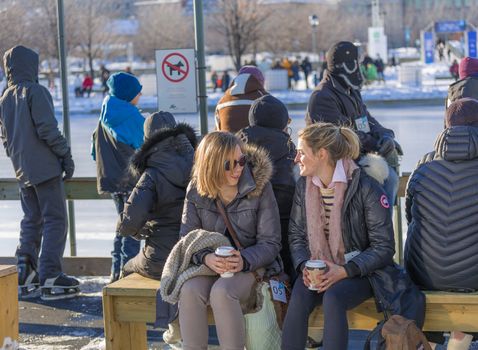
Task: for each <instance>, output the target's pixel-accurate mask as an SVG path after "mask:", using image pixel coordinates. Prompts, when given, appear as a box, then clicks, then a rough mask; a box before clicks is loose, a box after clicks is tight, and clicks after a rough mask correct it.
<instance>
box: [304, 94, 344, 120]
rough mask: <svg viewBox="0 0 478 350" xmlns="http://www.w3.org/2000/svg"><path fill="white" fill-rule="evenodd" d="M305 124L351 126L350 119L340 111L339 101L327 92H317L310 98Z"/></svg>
mask: <svg viewBox="0 0 478 350" xmlns="http://www.w3.org/2000/svg"><path fill="white" fill-rule="evenodd" d="M305 122H306V124H307V125H310V124H313V123H317V122H325V123H333V124H335V125H349V124H350V120H349V118H348V117H347V116H345V115H343V114H342V112H341V111H340V108H339V106H338V104H337V101H336V100H335V99H334V97H333V96H332V95H331V94H330V93H328V92H327V91H325V90H316V91H314V92H313V93H312V96H310V99H309V104H308V106H307V112H306V116H305Z"/></svg>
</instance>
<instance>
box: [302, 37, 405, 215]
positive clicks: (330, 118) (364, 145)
mask: <svg viewBox="0 0 478 350" xmlns="http://www.w3.org/2000/svg"><path fill="white" fill-rule="evenodd" d="M326 59H327V68H326V69H325V71H324V75H323V78H322V81H321V82H320V84H319V85H318V86H317V88H316V89H315V90H314V92H313V93H312V95H311V96H310V99H309V104H308V107H307V113H306V117H305V121H306V124H307V125H309V124H312V123H316V122H329V123H333V124H336V125H341V126H348V127H350V128H352V129H354V130H355V132H356V133H357V135H358V136H359V138H360V142H361V155H362V156H363V155H365V154H367V153H371V152H373V153H375V152H376V153H379V154H380V155H381V156H382V157H383V158H385V160H387V163H388V164H389V168H390V169H389V171H388V176H386V179H385V182H384V184H383V187H384V190H385V192H386V193H387V196H388V199H389V203H390V204H388V203H387V205H389V206H390V207H391V206H392V205H393V203H394V202H395V198H396V195H397V190H398V175H397V172H396V169H397V167H398V155H401V154H402V150H401V147H400V145H399V144H398V143H397V142H396V141H395V135H394V133H393V131H392V130H390V129H387V128H385V127H383V126H382V125H381V124H380V123H379V122H378V121H377V120H376V119H375V118H373V117H372V116H371V115H370V113H369V112H368V110H367V107H366V106H365V104H364V103H363V101H362V96H361V94H360V89H361V87H362V83H363V81H364V77H363V76H362V73H361V71H360V64H359V57H358V49H357V47H356V46H355V45H354V44H353V43H351V42H348V41H341V42H338V43H336V44H334V45H333V46H332V47H331V48H330V49H329V50H328V51H327V55H326Z"/></svg>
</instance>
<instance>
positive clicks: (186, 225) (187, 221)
mask: <svg viewBox="0 0 478 350" xmlns="http://www.w3.org/2000/svg"><path fill="white" fill-rule="evenodd" d="M193 191H195V189H194V188H193V187H192V185H191V184H189V186H188V189H187V192H186V198H185V199H184V207H183V215H182V218H181V228H180V229H179V236H180V237H184V236H186V235H187V234H188V233H189V232H191V231H193V230H196V229H200V228H202V223H201V218H200V217H199V215H198V212H197V208H196V205H195V204H194V202H192V201H191V194H192V192H193Z"/></svg>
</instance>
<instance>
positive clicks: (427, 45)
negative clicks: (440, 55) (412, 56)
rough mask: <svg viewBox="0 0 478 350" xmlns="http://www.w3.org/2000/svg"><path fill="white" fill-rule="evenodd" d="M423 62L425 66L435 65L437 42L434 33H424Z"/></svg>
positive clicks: (422, 35)
mask: <svg viewBox="0 0 478 350" xmlns="http://www.w3.org/2000/svg"><path fill="white" fill-rule="evenodd" d="M421 37H422V61H423V62H424V63H425V64H430V63H433V61H434V55H435V41H434V35H433V32H425V31H422V33H421Z"/></svg>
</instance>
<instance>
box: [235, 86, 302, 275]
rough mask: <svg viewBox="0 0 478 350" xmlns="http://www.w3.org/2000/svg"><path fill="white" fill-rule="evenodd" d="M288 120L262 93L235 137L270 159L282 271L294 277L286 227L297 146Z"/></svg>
mask: <svg viewBox="0 0 478 350" xmlns="http://www.w3.org/2000/svg"><path fill="white" fill-rule="evenodd" d="M289 123H290V118H289V112H288V111H287V107H286V106H285V105H284V104H283V103H282V102H281V101H280V100H278V99H277V98H275V97H274V96H272V95H265V96H262V97H260V98H258V99H257V100H255V101H254V103H253V104H252V106H251V109H250V110H249V124H250V126H248V127H245V128H243V129H241V130H240V131H239V132H238V136H239V137H240V138H241V140H242V141H243V142H244V143H246V144H255V145H257V146H260V147H262V148H264V149H265V150H266V151H267V152H268V154H269V158H270V160H271V161H272V165H273V167H274V172H273V174H272V177H271V180H270V182H271V184H272V190H273V191H274V195H275V197H276V201H277V205H278V207H279V214H280V221H281V234H282V240H281V244H282V250H281V253H280V256H281V258H282V262H283V263H284V271H285V272H286V273H287V274H288V275H289V276H290V277H291V278H292V279H293V278H294V277H295V275H296V273H295V271H294V267H293V266H292V262H291V258H290V251H289V242H288V230H289V217H290V210H291V208H292V198H293V196H294V191H295V178H294V168H295V164H294V158H295V156H296V149H295V145H294V142H293V141H292V139H291V137H290V135H289V134H288V133H287V131H286V130H287V126H288V125H289Z"/></svg>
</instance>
